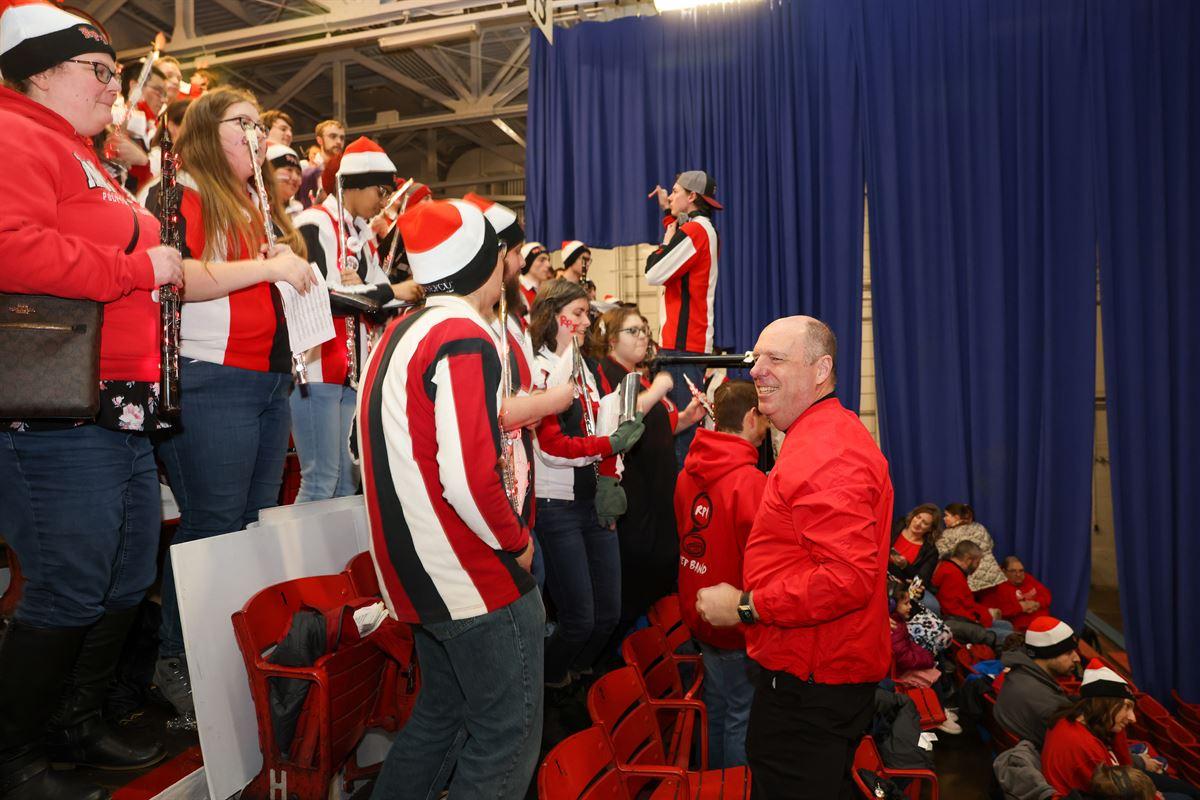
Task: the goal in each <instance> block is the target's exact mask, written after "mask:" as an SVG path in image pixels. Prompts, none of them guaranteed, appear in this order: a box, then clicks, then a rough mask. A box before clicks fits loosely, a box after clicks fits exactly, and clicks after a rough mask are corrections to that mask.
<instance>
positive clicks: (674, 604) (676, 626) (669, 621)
mask: <svg viewBox="0 0 1200 800" xmlns="http://www.w3.org/2000/svg"><path fill="white" fill-rule="evenodd" d="M646 616H647V617H649V619H650V624H651V625H654V626H655V627H656V628H658V629H659V630H660V631H662V633H663V636H665V637H666V639H667V647H669V648H670V649H671V652H672V653H674V652H675V651H676V650H678V649H679V647H680V646H681V645H683V644H685V643H686V642H690V641H691V640H692V632H691V631H690V630H689V629H688V626H687V623H686V622H684V621H683V614H682V613H681V612H680V610H679V595H677V594H669V595H667V596H666V597H664V598H662V599H660V600H659V601H658V602H657V603H655V604H654V605H652V606H650V611H649V612H648V613H647V615H646Z"/></svg>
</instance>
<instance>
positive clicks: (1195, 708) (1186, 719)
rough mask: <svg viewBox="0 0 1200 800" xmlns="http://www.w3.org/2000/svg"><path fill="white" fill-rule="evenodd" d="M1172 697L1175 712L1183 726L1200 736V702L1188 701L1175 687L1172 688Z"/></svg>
mask: <svg viewBox="0 0 1200 800" xmlns="http://www.w3.org/2000/svg"><path fill="white" fill-rule="evenodd" d="M1171 699H1172V700H1174V701H1175V713H1176V714H1177V715H1178V717H1179V721H1180V722H1182V723H1183V726H1184V727H1185V728H1187V729H1188V730H1189V731H1191V732H1192V733H1193V734H1195V735H1196V736H1200V703H1188V702H1186V701H1185V700H1184V699H1183V698H1182V697H1181V696H1180V694H1179V692H1178V691H1177V690H1175V689H1172V690H1171Z"/></svg>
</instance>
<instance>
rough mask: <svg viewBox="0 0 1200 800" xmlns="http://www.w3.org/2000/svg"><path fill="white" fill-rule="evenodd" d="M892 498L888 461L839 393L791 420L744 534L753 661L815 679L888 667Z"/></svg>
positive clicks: (879, 673) (834, 680) (877, 675)
mask: <svg viewBox="0 0 1200 800" xmlns="http://www.w3.org/2000/svg"><path fill="white" fill-rule="evenodd" d="M892 500H893V497H892V482H891V479H890V478H889V477H888V464H887V460H886V459H885V458H884V457H883V453H881V452H879V446H878V445H876V444H875V440H874V439H872V438H871V434H870V433H868V432H867V429H866V428H865V427H863V424H862V422H860V421H859V419H858V417H857V416H855V415H854V413H853V412H852V411H847V410H846V409H845V408H843V407H842V405H841V403H839V402H838V401H837V399H836V398H834V397H833V396H830V397H827V398H823V399H822V400H819V401H818V402H816V403H814V404H813V405H812V406H811V407H810V408H809V409H808V410H807V411H805V412H804V413H803V414H801V415H800V417H799V418H798V419H797V420H796V421H795V422H793V423H792V426H791V427H790V428H788V431H787V437H786V438H785V439H784V442H783V447H782V448H781V449H780V451H779V458H778V460H777V461H776V462H775V468H774V469H773V470H771V474H770V475H769V476H768V477H767V487H766V492H765V493H764V495H763V501H762V505H761V507H760V508H759V511H758V516H756V517H755V519H754V528H753V529H752V530H751V531H750V539H749V540H748V541H747V542H746V555H745V565H744V568H743V571H744V573H745V585H744V588H746V589H749V590H751V591H752V592H753V602H754V607H755V610H756V611H758V614H759V617H760V620H759V622H757V623H756V624H754V625H748V626H746V645H747V648H746V649H747V652H748V653H749V654H750V657H751V658H753V659H754V660H755V661H757V662H758V663H759V664H761V665H762V666H763V667H765V668H766V669H769V670H779V671H784V672H788V673H791V674H792V675H795V676H796V677H798V678H801V679H802V680H810V679H811V680H813V681H815V682H817V683H827V684H840V683H874V682H876V681H879V680H882V679H883V678H884V677H886V676H887V674H888V668H889V665H890V664H891V660H892V647H891V629H890V626H889V625H888V606H887V594H886V591H885V589H886V585H887V563H888V550H889V549H890V543H891V535H890V533H891V521H892Z"/></svg>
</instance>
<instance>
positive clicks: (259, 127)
mask: <svg viewBox="0 0 1200 800" xmlns="http://www.w3.org/2000/svg"><path fill="white" fill-rule="evenodd" d="M221 122H236V123H237V126H238V127H239V128H242V129H243V130H244V129H245V128H246V126H247V125H253V126H254V129H255V130H256V131H258V135H259V136H264V137H265V136H266V135H267V129H266V128H265V127H264V126H263V124H262V123H261V122H255V121H254V120H252V119H250V118H249V117H229V118H228V119H223V120H221Z"/></svg>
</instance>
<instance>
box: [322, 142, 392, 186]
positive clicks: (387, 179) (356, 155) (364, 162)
mask: <svg viewBox="0 0 1200 800" xmlns="http://www.w3.org/2000/svg"><path fill="white" fill-rule="evenodd" d="M326 168H327V169H328V165H326ZM337 176H338V177H339V178H341V179H342V188H343V189H366V188H367V187H368V186H391V185H392V184H393V183H395V182H396V165H395V164H393V163H392V160H391V159H390V158H388V155H387V153H385V152H383V148H382V147H380V146H379V145H378V144H376V143H375V142H373V141H371V140H370V139H368V138H367V137H366V136H360V137H359V138H357V139H355V140H354V141H353V142H351V143H350V144H349V145H348V146H347V147H346V149H345V150H343V151H342V157H341V160H340V161H339V162H338V166H337Z"/></svg>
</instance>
